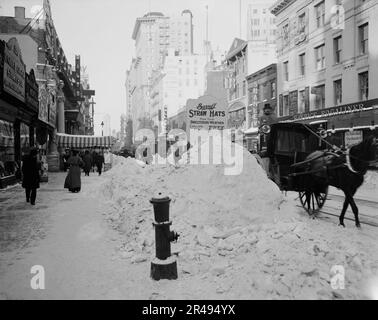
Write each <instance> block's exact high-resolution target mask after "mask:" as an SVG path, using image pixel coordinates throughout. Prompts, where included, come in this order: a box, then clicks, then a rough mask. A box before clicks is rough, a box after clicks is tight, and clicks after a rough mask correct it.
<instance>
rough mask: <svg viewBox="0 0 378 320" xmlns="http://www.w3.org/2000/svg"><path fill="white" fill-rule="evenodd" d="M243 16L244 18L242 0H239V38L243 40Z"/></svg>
mask: <svg viewBox="0 0 378 320" xmlns="http://www.w3.org/2000/svg"><path fill="white" fill-rule="evenodd" d="M241 16H242V0H239V38H240V39H241V38H242V21H241Z"/></svg>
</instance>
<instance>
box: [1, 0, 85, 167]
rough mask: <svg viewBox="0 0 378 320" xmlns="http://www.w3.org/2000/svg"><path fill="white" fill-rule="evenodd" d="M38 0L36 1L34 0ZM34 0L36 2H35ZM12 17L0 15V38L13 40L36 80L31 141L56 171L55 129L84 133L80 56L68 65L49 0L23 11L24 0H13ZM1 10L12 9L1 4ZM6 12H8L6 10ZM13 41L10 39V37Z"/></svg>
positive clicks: (27, 68) (57, 163)
mask: <svg viewBox="0 0 378 320" xmlns="http://www.w3.org/2000/svg"><path fill="white" fill-rule="evenodd" d="M36 1H37V2H38V0H36ZM37 2H36V3H37ZM13 3H14V4H20V6H16V7H14V16H13V15H12V16H11V15H10V13H9V15H7V16H5V15H4V16H1V17H0V39H3V40H5V41H6V42H8V41H10V40H11V39H13V38H14V39H16V40H17V42H18V44H19V47H20V50H21V51H22V52H23V57H24V63H25V65H26V70H27V71H29V70H33V73H34V74H35V79H36V81H37V83H38V98H39V102H38V119H37V121H36V124H35V127H36V128H35V129H36V130H35V135H36V139H35V142H36V143H37V144H38V145H39V147H40V148H41V149H42V152H43V153H45V154H47V161H48V164H49V170H50V171H57V170H59V159H60V158H59V155H58V151H61V150H57V145H56V143H55V142H56V139H55V137H56V132H58V133H70V134H85V128H86V127H85V120H84V118H85V115H84V113H85V106H84V103H83V102H84V100H85V99H84V94H83V86H82V83H81V74H80V70H81V68H80V56H79V55H76V56H75V61H74V63H73V64H72V65H71V64H70V63H69V62H68V59H67V57H66V55H65V53H64V50H63V47H62V44H61V42H60V40H59V37H58V34H57V31H56V29H55V26H54V22H53V18H52V12H51V6H50V2H49V0H39V4H40V5H39V6H38V7H39V10H38V11H37V12H34V13H33V14H32V16H31V17H28V16H27V14H26V9H25V7H23V6H21V5H25V1H24V0H14V1H13ZM2 5H3V6H2V10H4V12H11V11H10V10H12V9H13V8H11V7H10V5H9V4H8V3H4V4H3V3H2ZM7 14H8V13H7ZM12 41H13V40H12Z"/></svg>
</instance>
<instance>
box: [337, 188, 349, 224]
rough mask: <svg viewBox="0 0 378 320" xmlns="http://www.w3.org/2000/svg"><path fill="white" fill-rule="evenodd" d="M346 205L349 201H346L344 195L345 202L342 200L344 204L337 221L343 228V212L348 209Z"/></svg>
mask: <svg viewBox="0 0 378 320" xmlns="http://www.w3.org/2000/svg"><path fill="white" fill-rule="evenodd" d="M348 205H349V201H348V198H347V196H346V195H345V200H344V204H343V209H342V210H341V214H340V217H339V221H340V224H339V225H340V226H343V227H344V228H345V224H344V216H345V212H346V211H347V209H348Z"/></svg>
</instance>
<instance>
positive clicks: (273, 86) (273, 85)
mask: <svg viewBox="0 0 378 320" xmlns="http://www.w3.org/2000/svg"><path fill="white" fill-rule="evenodd" d="M270 94H271V98H272V99H275V98H276V83H275V82H274V81H273V82H271V83H270Z"/></svg>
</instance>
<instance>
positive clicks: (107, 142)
mask: <svg viewBox="0 0 378 320" xmlns="http://www.w3.org/2000/svg"><path fill="white" fill-rule="evenodd" d="M56 138H57V144H58V147H62V148H77V149H84V148H110V147H111V146H112V145H113V144H114V142H115V139H114V137H112V136H104V137H102V136H101V137H98V136H78V135H69V134H62V133H57V134H56Z"/></svg>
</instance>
